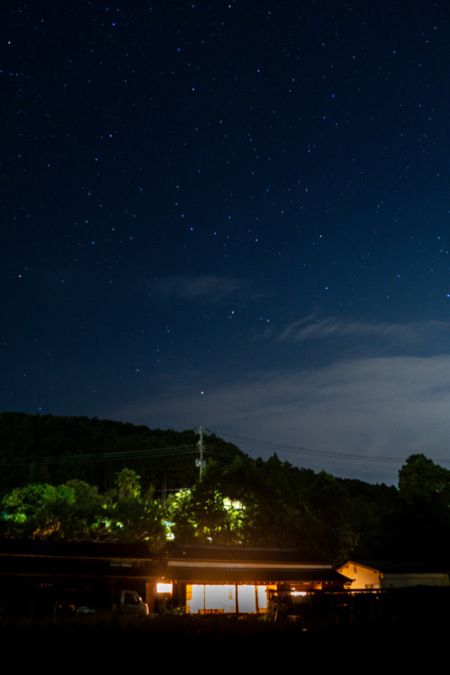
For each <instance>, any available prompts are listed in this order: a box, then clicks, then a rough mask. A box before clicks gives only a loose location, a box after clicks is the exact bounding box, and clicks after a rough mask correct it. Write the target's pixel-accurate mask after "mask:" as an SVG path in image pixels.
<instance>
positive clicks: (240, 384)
mask: <svg viewBox="0 0 450 675" xmlns="http://www.w3.org/2000/svg"><path fill="white" fill-rule="evenodd" d="M200 381H201V382H202V386H201V387H200V385H199V383H200ZM178 385H179V388H178V390H175V389H174V388H173V387H172V388H171V389H170V394H169V392H167V395H165V394H164V393H163V392H160V397H159V398H158V399H157V400H155V399H153V400H146V401H136V402H135V403H134V404H133V405H131V406H128V407H127V408H126V410H125V409H123V410H121V411H115V414H118V415H119V416H120V418H121V419H127V420H131V421H135V422H139V423H145V424H148V425H150V426H163V427H164V426H167V427H175V428H179V429H183V428H193V427H195V426H196V425H198V424H203V425H206V426H207V427H209V428H210V429H211V430H213V431H216V432H217V433H220V434H221V435H223V436H225V437H227V434H229V435H230V436H241V437H246V438H250V439H257V440H260V441H264V443H269V444H271V445H272V450H271V451H268V450H265V449H264V448H262V450H261V452H258V450H257V449H256V450H255V449H254V448H250V449H247V448H246V447H245V445H244V446H243V449H244V450H247V451H249V452H252V453H256V454H262V455H263V456H264V454H265V453H268V454H272V453H273V451H275V450H277V451H278V454H279V455H280V456H281V457H283V449H282V448H283V446H291V447H297V448H301V447H304V448H310V449H313V450H316V451H317V452H318V457H316V458H314V455H312V456H311V455H307V456H305V457H302V455H301V454H298V455H294V456H286V455H284V458H286V459H289V461H293V462H294V463H297V464H300V465H303V466H312V468H314V469H316V470H319V469H321V468H325V469H326V470H328V471H330V472H331V473H338V474H339V473H340V474H341V475H347V476H356V477H361V478H363V479H364V480H377V481H381V480H383V481H386V482H392V481H395V479H396V472H397V470H398V468H400V466H401V464H402V463H403V461H398V462H394V463H393V464H392V465H390V464H389V463H388V464H386V463H384V464H382V465H381V469H382V470H384V473H379V474H377V476H376V477H375V476H374V475H373V473H371V471H373V465H372V464H371V465H370V467H369V469H367V466H366V467H364V457H365V456H367V457H368V458H375V457H379V456H380V457H383V458H389V457H391V458H395V460H398V458H403V460H404V459H406V457H408V456H409V455H411V454H413V453H417V452H423V453H424V454H426V455H427V456H429V457H432V458H433V459H434V460H435V461H438V462H439V461H440V462H442V463H444V462H445V458H446V457H448V439H449V438H450V414H449V413H450V357H449V356H434V357H428V358H425V357H423V358H419V357H416V358H413V357H392V358H371V359H358V360H354V361H350V362H340V363H337V364H333V365H331V366H327V367H324V368H322V369H317V370H303V371H281V372H279V371H273V372H269V373H265V374H255V375H253V376H252V377H251V378H250V377H248V378H247V379H245V380H240V381H236V382H234V383H232V384H230V383H224V384H222V385H221V384H218V383H216V382H213V381H211V382H210V384H209V385H208V384H207V383H205V381H204V378H202V379H200V377H199V376H198V377H195V376H194V377H193V376H192V374H191V379H190V382H189V384H188V385H185V384H184V383H183V382H182V381H181V380H180V381H179V382H178ZM201 392H203V393H201ZM149 411H151V414H149ZM241 447H242V446H241ZM325 451H326V452H329V453H331V454H332V453H346V454H350V455H354V456H355V457H356V458H358V460H357V461H353V462H351V463H349V464H347V463H345V464H342V462H341V461H340V460H339V457H338V456H336V458H334V459H333V458H332V457H331V458H329V459H325V460H324V459H323V458H322V457H321V453H323V452H325ZM366 470H368V471H369V473H368V474H367V475H366V474H365V473H364V472H365V471H366ZM361 472H363V473H362V474H361Z"/></svg>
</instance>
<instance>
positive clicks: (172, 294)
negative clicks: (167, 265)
mask: <svg viewBox="0 0 450 675" xmlns="http://www.w3.org/2000/svg"><path fill="white" fill-rule="evenodd" d="M246 289H247V282H246V281H244V280H242V279H237V278H234V277H220V276H213V275H202V276H189V275H179V276H168V277H162V278H160V279H155V280H153V281H152V282H151V284H150V292H151V293H152V294H153V295H155V296H157V297H160V298H180V299H183V300H191V301H197V300H207V301H209V302H217V301H218V300H222V299H223V298H227V297H229V296H231V295H234V294H236V293H242V292H244V291H245V290H246Z"/></svg>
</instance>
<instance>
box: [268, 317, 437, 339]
mask: <svg viewBox="0 0 450 675" xmlns="http://www.w3.org/2000/svg"><path fill="white" fill-rule="evenodd" d="M342 338H346V339H347V340H352V339H354V340H375V341H379V342H380V341H384V342H389V343H390V344H391V345H394V344H403V345H405V344H416V345H417V344H426V343H429V342H430V340H432V341H433V340H437V339H439V340H442V339H444V338H446V339H447V340H450V323H448V322H445V321H431V320H428V321H421V322H419V321H418V322H409V323H387V322H385V323H372V322H364V321H350V320H346V319H343V318H339V317H335V316H333V317H325V318H323V319H318V318H315V317H313V316H308V317H306V318H304V319H300V320H299V321H294V322H292V323H291V324H289V325H288V326H287V327H286V328H285V329H284V330H283V332H282V333H281V334H280V335H279V336H278V338H277V340H278V341H279V342H284V341H289V342H307V341H318V340H322V341H323V340H330V339H336V340H338V339H342Z"/></svg>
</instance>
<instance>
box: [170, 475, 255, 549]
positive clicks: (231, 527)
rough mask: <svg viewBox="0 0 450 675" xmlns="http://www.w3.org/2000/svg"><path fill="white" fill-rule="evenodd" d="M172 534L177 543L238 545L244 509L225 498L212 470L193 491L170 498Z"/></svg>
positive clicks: (238, 503) (240, 537) (182, 491)
mask: <svg viewBox="0 0 450 675" xmlns="http://www.w3.org/2000/svg"><path fill="white" fill-rule="evenodd" d="M166 519H167V521H168V522H170V523H171V526H170V533H171V534H172V535H173V536H174V538H175V540H176V541H177V542H182V543H187V542H194V541H195V542H196V543H202V544H206V543H214V544H239V543H242V529H243V522H244V520H245V506H243V504H242V503H241V502H239V501H237V500H234V499H231V498H230V497H227V496H225V495H224V493H223V492H221V490H220V489H218V487H217V485H216V481H215V480H214V475H213V472H212V471H211V470H209V471H208V470H207V471H206V472H205V473H204V475H203V477H202V479H201V480H200V481H198V482H197V483H196V484H195V485H194V487H193V488H192V489H190V490H181V491H179V492H177V493H175V494H174V495H171V496H170V497H169V499H168V501H167V505H166Z"/></svg>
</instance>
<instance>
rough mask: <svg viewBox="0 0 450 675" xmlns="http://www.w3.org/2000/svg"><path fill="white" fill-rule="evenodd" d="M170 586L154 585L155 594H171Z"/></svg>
mask: <svg viewBox="0 0 450 675" xmlns="http://www.w3.org/2000/svg"><path fill="white" fill-rule="evenodd" d="M172 588H173V586H172V584H167V583H163V582H160V583H158V584H156V592H157V593H172Z"/></svg>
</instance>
